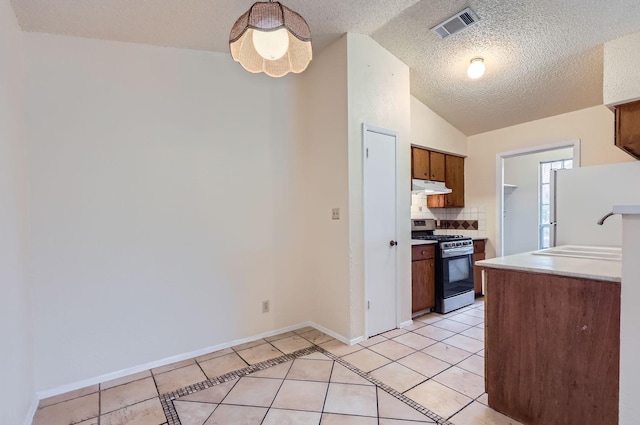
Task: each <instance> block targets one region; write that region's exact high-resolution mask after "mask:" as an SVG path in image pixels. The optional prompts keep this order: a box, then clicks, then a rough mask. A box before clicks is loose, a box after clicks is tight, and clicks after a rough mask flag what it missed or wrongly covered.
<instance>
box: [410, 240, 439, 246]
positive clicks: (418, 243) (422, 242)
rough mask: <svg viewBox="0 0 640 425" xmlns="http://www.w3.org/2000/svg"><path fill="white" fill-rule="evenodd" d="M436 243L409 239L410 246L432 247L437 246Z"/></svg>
mask: <svg viewBox="0 0 640 425" xmlns="http://www.w3.org/2000/svg"><path fill="white" fill-rule="evenodd" d="M437 243H438V241H423V240H420V239H411V246H417V245H433V244H437Z"/></svg>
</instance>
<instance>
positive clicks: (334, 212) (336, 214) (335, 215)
mask: <svg viewBox="0 0 640 425" xmlns="http://www.w3.org/2000/svg"><path fill="white" fill-rule="evenodd" d="M331 220H340V208H332V209H331Z"/></svg>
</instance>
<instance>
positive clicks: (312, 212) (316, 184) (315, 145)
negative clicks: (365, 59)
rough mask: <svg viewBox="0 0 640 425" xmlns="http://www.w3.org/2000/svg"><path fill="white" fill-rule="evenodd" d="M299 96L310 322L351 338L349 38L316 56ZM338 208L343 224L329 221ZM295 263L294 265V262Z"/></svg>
mask: <svg viewBox="0 0 640 425" xmlns="http://www.w3.org/2000/svg"><path fill="white" fill-rule="evenodd" d="M301 77H302V79H301V82H300V84H298V91H297V94H296V106H297V107H296V108H294V109H295V111H296V115H294V117H293V120H292V121H293V122H294V123H295V125H296V143H295V145H294V146H293V148H294V149H295V157H296V158H297V169H298V171H297V175H298V177H299V178H298V179H297V180H296V192H297V193H298V194H299V195H300V197H301V202H300V203H299V204H297V205H296V207H295V208H296V211H297V212H298V213H297V214H295V215H294V217H293V220H294V223H295V229H296V234H297V235H298V241H297V245H298V246H299V247H300V249H299V250H298V252H297V253H296V254H295V255H296V258H297V260H296V262H297V263H298V264H301V265H302V268H301V269H300V273H301V274H300V276H299V279H298V280H299V282H300V284H302V285H304V286H305V288H306V289H305V297H306V300H305V301H306V305H307V308H308V312H309V313H310V317H309V319H311V320H313V321H314V322H316V323H317V324H319V325H320V326H323V327H325V328H328V329H331V330H333V331H334V332H337V333H339V334H340V335H342V336H343V337H345V338H350V336H349V335H350V325H349V323H350V311H349V186H348V181H349V175H348V172H349V171H348V161H347V147H348V130H347V37H346V36H344V37H342V38H340V39H339V40H337V41H336V42H334V43H333V44H332V45H330V46H329V47H327V48H326V49H325V50H323V51H322V52H321V53H320V54H319V55H317V56H316V57H315V58H314V59H313V61H312V63H311V65H310V66H309V68H308V69H307V71H305V72H304V73H303V74H301ZM332 208H340V210H341V219H340V220H332V219H331V209H332ZM294 263H295V262H294Z"/></svg>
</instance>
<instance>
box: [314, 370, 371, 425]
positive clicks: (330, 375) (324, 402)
mask: <svg viewBox="0 0 640 425" xmlns="http://www.w3.org/2000/svg"><path fill="white" fill-rule="evenodd" d="M335 367H336V362H335V360H334V361H333V362H332V364H331V372H330V373H329V381H328V382H327V391H326V392H325V393H324V401H323V402H322V412H321V413H320V422H322V416H323V415H324V409H325V407H326V406H327V398H329V386H330V385H331V378H332V376H333V369H335ZM377 401H378V399H377V394H376V403H377Z"/></svg>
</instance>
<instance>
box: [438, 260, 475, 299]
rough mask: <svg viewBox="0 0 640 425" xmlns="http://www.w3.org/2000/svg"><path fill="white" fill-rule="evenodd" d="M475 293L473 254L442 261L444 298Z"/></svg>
mask: <svg viewBox="0 0 640 425" xmlns="http://www.w3.org/2000/svg"><path fill="white" fill-rule="evenodd" d="M469 291H473V254H465V255H460V256H455V257H449V258H443V259H442V297H443V298H445V299H446V298H450V297H455V296H456V295H460V294H463V293H465V292H469Z"/></svg>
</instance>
